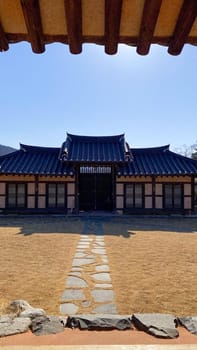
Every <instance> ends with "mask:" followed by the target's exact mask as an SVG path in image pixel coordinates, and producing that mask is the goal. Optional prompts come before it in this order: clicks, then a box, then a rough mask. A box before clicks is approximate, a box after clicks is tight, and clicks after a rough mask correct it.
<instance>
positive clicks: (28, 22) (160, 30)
mask: <svg viewBox="0 0 197 350" xmlns="http://www.w3.org/2000/svg"><path fill="white" fill-rule="evenodd" d="M196 15H197V1H196V0H137V1H134V0H0V51H6V50H8V49H9V44H12V43H17V42H21V41H28V42H30V43H31V47H32V50H33V52H35V53H42V52H44V51H45V45H46V44H50V43H54V42H59V43H63V44H68V45H69V49H70V52H71V53H73V54H79V53H81V52H82V44H83V43H95V44H99V45H103V46H104V47H105V52H106V53H107V54H115V53H116V52H117V49H118V44H119V43H123V44H127V45H131V46H135V47H136V48H137V53H139V54H141V55H146V54H148V52H149V49H150V46H151V44H161V45H165V46H167V47H168V52H169V53H170V54H172V55H178V54H180V52H181V51H182V49H183V47H184V45H185V44H186V43H189V44H193V45H197V19H196Z"/></svg>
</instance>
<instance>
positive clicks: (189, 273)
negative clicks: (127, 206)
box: [105, 219, 197, 315]
mask: <svg viewBox="0 0 197 350" xmlns="http://www.w3.org/2000/svg"><path fill="white" fill-rule="evenodd" d="M184 220H185V221H184ZM140 222H141V223H142V224H140ZM162 226H163V228H162ZM157 227H158V230H157ZM150 228H152V229H150ZM107 230H108V225H106V227H105V232H106V233H107ZM112 230H114V233H115V235H114V236H112V235H107V236H106V238H105V242H106V245H107V252H108V259H109V265H110V268H111V277H112V283H113V287H114V290H115V293H116V303H117V307H118V311H119V313H126V314H127V313H128V312H129V313H133V312H162V313H168V312H169V313H175V314H176V315H190V314H191V315H197V302H196V301H197V299H196V298H197V220H195V219H193V220H189V219H179V220H175V219H174V220H173V219H172V220H170V221H168V220H167V219H162V223H160V222H159V219H158V220H156V222H155V221H154V220H153V222H152V223H151V219H150V220H149V223H148V224H147V229H146V223H145V219H140V220H138V223H137V222H136V221H134V222H133V224H130V225H129V224H127V225H122V228H121V227H120V226H119V228H118V232H117V228H116V226H115V225H114V228H112V227H110V231H112ZM121 232H122V234H121ZM195 232H196V233H195ZM126 237H127V238H126Z"/></svg>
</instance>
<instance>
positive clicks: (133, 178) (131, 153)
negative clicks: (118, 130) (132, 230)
mask: <svg viewBox="0 0 197 350" xmlns="http://www.w3.org/2000/svg"><path fill="white" fill-rule="evenodd" d="M195 206H197V161H196V160H193V159H189V158H186V157H184V156H181V155H179V154H176V153H174V152H171V151H170V150H169V146H162V147H155V148H132V149H131V148H130V147H129V145H128V143H127V142H126V141H125V137H124V135H123V134H122V135H117V136H104V137H90V136H76V135H71V134H67V139H66V141H65V142H64V143H63V144H62V147H61V148H50V147H37V146H27V145H23V144H21V145H20V150H18V151H16V152H13V153H10V154H8V155H5V156H2V157H0V210H1V212H2V213H9V212H17V213H20V212H21V213H78V212H89V211H115V212H118V213H128V214H171V213H179V214H192V213H194V212H195V209H197V207H196V208H195Z"/></svg>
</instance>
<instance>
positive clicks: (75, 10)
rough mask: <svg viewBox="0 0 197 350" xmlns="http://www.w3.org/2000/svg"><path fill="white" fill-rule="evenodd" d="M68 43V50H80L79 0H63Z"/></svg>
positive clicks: (80, 6) (73, 51)
mask: <svg viewBox="0 0 197 350" xmlns="http://www.w3.org/2000/svg"><path fill="white" fill-rule="evenodd" d="M64 6H65V13H66V21H67V32H68V38H67V40H68V44H69V48H70V52H71V53H73V54H79V53H81V52H82V4H81V0H64Z"/></svg>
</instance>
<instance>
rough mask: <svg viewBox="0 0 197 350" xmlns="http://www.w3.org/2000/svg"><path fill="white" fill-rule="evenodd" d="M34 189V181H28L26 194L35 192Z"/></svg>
mask: <svg viewBox="0 0 197 350" xmlns="http://www.w3.org/2000/svg"><path fill="white" fill-rule="evenodd" d="M35 189H36V186H35V183H33V182H29V183H28V184H27V193H28V194H35Z"/></svg>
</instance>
